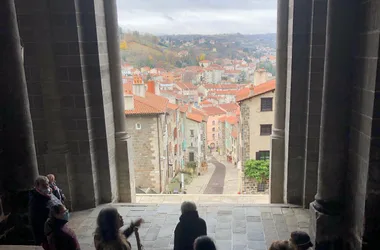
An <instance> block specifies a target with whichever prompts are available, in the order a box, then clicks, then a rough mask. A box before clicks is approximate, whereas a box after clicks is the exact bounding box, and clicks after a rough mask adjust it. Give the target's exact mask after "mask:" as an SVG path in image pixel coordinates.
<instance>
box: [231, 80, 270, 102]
mask: <svg viewBox="0 0 380 250" xmlns="http://www.w3.org/2000/svg"><path fill="white" fill-rule="evenodd" d="M275 89H276V79H272V80H269V81H267V82H265V83H262V84H260V85H257V86H254V87H253V95H250V90H249V88H247V90H245V92H244V93H245V94H246V95H245V97H243V96H241V97H239V98H238V96H237V97H236V101H238V102H240V101H244V100H247V99H250V98H251V97H254V96H258V95H262V94H265V93H267V92H269V91H273V90H275Z"/></svg>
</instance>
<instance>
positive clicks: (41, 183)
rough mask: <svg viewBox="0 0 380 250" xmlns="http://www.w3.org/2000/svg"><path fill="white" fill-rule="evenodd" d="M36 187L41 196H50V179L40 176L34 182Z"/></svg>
mask: <svg viewBox="0 0 380 250" xmlns="http://www.w3.org/2000/svg"><path fill="white" fill-rule="evenodd" d="M34 187H35V189H36V190H37V191H38V192H40V193H41V194H44V195H49V194H50V193H51V190H50V188H49V179H48V178H47V177H46V176H38V177H37V179H36V180H35V181H34Z"/></svg>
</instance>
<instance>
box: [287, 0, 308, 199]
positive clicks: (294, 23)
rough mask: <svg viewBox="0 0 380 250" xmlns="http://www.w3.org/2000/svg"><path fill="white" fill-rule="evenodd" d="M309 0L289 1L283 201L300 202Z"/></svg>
mask: <svg viewBox="0 0 380 250" xmlns="http://www.w3.org/2000/svg"><path fill="white" fill-rule="evenodd" d="M311 8H312V2H311V1H304V0H293V1H289V23H288V24H289V35H288V64H287V65H288V66H287V85H286V107H285V165H284V169H285V176H284V202H285V203H290V204H296V205H302V203H303V177H304V167H305V135H306V112H307V101H308V100H307V89H308V80H309V61H310V28H311Z"/></svg>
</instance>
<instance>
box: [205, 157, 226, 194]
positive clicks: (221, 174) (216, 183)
mask: <svg viewBox="0 0 380 250" xmlns="http://www.w3.org/2000/svg"><path fill="white" fill-rule="evenodd" d="M211 163H212V164H214V165H215V171H214V173H213V174H212V176H211V179H210V181H209V183H208V185H207V187H206V190H205V191H204V194H223V187H224V178H225V176H226V166H224V164H222V163H220V162H218V161H217V160H216V159H215V158H213V160H212V161H211Z"/></svg>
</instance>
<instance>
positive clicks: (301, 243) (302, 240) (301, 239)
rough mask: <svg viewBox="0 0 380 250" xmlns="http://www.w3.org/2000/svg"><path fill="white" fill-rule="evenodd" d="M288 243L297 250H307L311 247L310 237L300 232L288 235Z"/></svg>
mask: <svg viewBox="0 0 380 250" xmlns="http://www.w3.org/2000/svg"><path fill="white" fill-rule="evenodd" d="M290 242H291V243H292V244H293V245H295V246H296V247H297V250H307V249H309V248H311V247H313V243H311V241H310V236H309V235H308V234H307V233H305V232H302V231H294V232H292V233H291V234H290Z"/></svg>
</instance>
